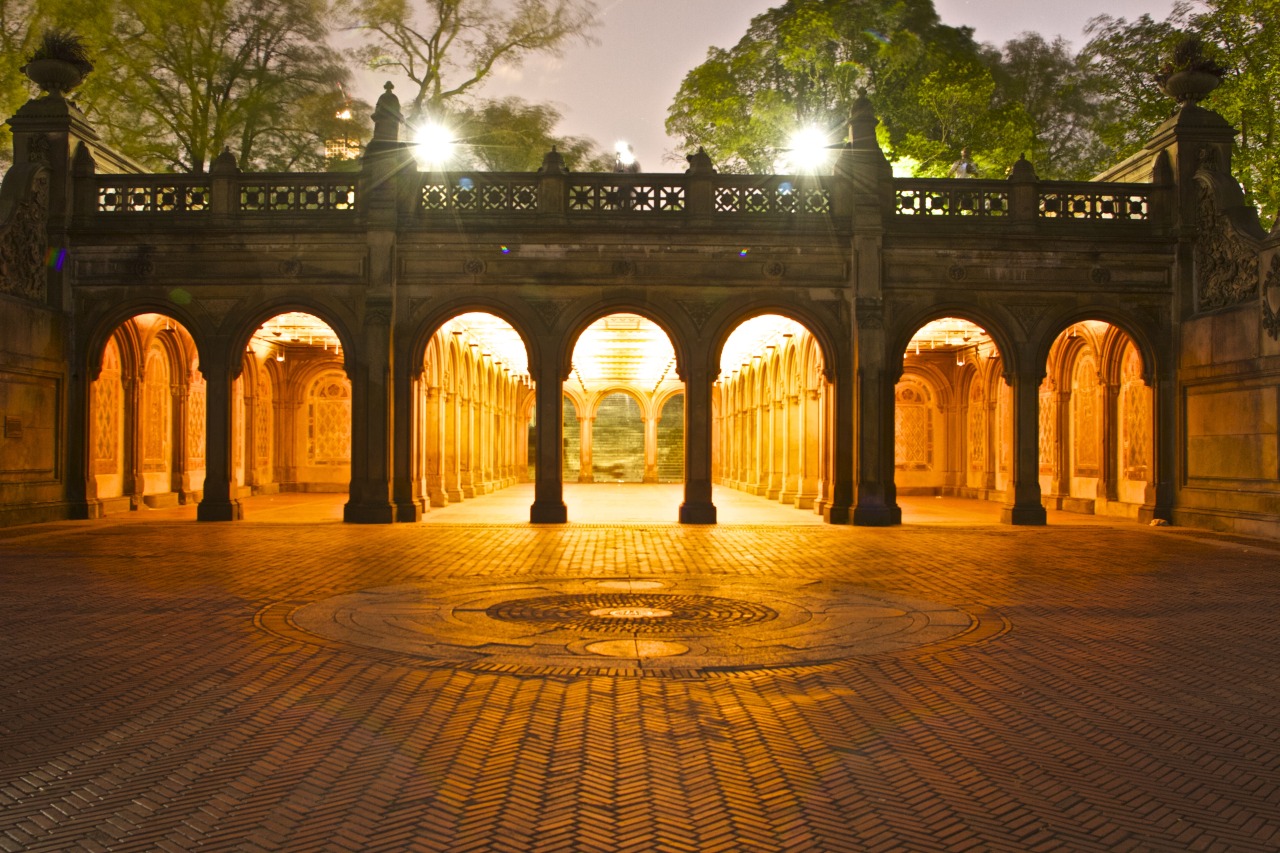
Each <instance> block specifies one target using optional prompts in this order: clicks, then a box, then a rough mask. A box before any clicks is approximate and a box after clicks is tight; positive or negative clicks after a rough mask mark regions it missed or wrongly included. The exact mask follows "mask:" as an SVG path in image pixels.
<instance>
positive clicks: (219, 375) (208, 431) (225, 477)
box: [196, 339, 244, 521]
mask: <svg viewBox="0 0 1280 853" xmlns="http://www.w3.org/2000/svg"><path fill="white" fill-rule="evenodd" d="M226 344H227V342H226V341H225V340H218V339H214V340H210V341H209V347H208V349H207V351H206V353H205V355H207V356H208V357H207V358H203V359H201V361H200V372H201V373H203V374H204V381H205V427H204V436H205V451H204V460H205V461H204V466H205V472H204V495H203V497H202V498H201V499H200V504H199V506H198V507H196V519H197V520H199V521H236V520H238V519H240V518H242V517H243V516H244V511H243V509H242V508H241V506H240V501H238V500H236V499H235V497H234V493H233V492H232V487H231V485H232V479H233V477H234V472H233V471H232V470H231V466H232V459H233V458H234V454H232V452H231V441H232V432H233V430H232V424H233V417H234V414H233V412H232V411H231V401H232V394H231V387H232V385H233V384H234V383H235V377H234V376H232V374H231V367H230V365H229V364H228V363H227V357H226Z"/></svg>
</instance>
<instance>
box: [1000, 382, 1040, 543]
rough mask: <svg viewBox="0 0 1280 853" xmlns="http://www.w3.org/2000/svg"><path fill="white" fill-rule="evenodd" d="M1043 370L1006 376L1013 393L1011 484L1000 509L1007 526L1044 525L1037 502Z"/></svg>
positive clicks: (1038, 498)
mask: <svg viewBox="0 0 1280 853" xmlns="http://www.w3.org/2000/svg"><path fill="white" fill-rule="evenodd" d="M1043 379H1044V368H1043V366H1041V365H1037V366H1036V367H1035V368H1033V369H1032V370H1023V371H1019V372H1017V373H1014V374H1012V375H1011V376H1010V375H1009V374H1006V380H1007V381H1008V382H1009V384H1010V385H1011V386H1012V390H1013V464H1012V466H1011V468H1012V470H1010V472H1009V474H1010V479H1011V481H1012V482H1011V484H1010V488H1009V491H1008V493H1006V495H1005V505H1004V507H1003V508H1002V509H1001V510H1000V520H1001V521H1003V522H1005V523H1006V524H1025V525H1038V524H1044V523H1045V520H1046V515H1045V511H1044V506H1043V505H1042V504H1041V503H1040V382H1041V381H1042V380H1043Z"/></svg>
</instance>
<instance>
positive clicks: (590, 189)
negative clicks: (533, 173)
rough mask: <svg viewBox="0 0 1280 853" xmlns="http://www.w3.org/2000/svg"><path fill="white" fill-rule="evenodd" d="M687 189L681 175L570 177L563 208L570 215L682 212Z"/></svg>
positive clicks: (686, 199)
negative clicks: (620, 212) (567, 195)
mask: <svg viewBox="0 0 1280 853" xmlns="http://www.w3.org/2000/svg"><path fill="white" fill-rule="evenodd" d="M655 179H657V180H655ZM687 187H688V184H687V181H686V180H685V176H683V175H649V176H640V175H637V176H634V177H633V176H629V175H628V176H623V175H608V174H606V175H594V174H593V175H573V176H572V177H570V179H569V198H568V203H567V206H566V207H567V209H568V211H569V212H570V213H604V212H608V211H625V212H636V213H681V212H683V211H684V210H685V207H686V204H687V201H688V198H687Z"/></svg>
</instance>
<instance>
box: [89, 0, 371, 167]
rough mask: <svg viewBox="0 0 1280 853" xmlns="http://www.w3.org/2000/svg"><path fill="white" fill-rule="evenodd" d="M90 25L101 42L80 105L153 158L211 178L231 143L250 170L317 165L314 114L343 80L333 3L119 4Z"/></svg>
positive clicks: (119, 141) (92, 14)
mask: <svg viewBox="0 0 1280 853" xmlns="http://www.w3.org/2000/svg"><path fill="white" fill-rule="evenodd" d="M90 5H91V7H92V8H91V9H88V10H82V11H84V12H85V14H83V15H81V16H80V20H81V21H86V22H92V23H86V24H85V26H86V27H87V28H91V29H90V37H91V39H95V40H97V42H98V44H99V55H100V56H101V57H102V59H103V61H102V62H101V63H100V67H99V70H98V73H97V74H95V75H93V76H91V77H90V78H89V80H88V82H87V83H86V85H85V86H84V87H83V88H82V90H81V103H82V106H84V107H86V109H87V110H88V111H89V112H90V113H91V114H92V115H91V117H92V118H93V119H94V121H95V122H96V123H97V124H98V126H99V129H100V130H102V131H103V134H104V136H105V137H107V138H108V139H109V140H110V142H111V143H112V144H113V145H114V146H116V147H117V148H119V149H120V150H122V151H123V152H124V153H126V154H129V155H131V156H133V157H135V158H137V159H139V160H142V161H143V162H144V163H149V164H152V165H163V166H166V167H169V168H176V169H178V170H181V171H193V172H200V171H203V170H204V168H205V166H206V164H207V163H208V162H209V161H211V160H212V159H213V157H215V156H217V154H218V153H219V152H220V151H221V150H222V148H223V146H229V147H231V148H232V149H233V150H234V151H235V152H236V153H237V155H238V158H239V161H240V164H241V166H242V168H250V167H256V168H262V167H268V168H286V167H317V166H319V165H322V164H323V149H322V148H321V147H318V146H316V145H314V144H313V140H311V139H308V138H307V136H308V135H307V134H305V133H300V131H299V128H300V126H301V122H300V116H301V114H302V111H303V110H305V108H306V107H307V106H308V105H310V104H313V103H314V102H315V101H317V100H323V97H324V95H325V93H328V92H332V91H334V90H336V88H337V87H338V86H339V85H340V84H341V83H342V82H344V81H345V79H346V77H347V75H348V73H349V72H348V70H347V68H346V66H345V64H344V63H343V61H342V60H341V58H340V56H339V55H338V54H337V53H336V52H335V51H334V50H332V49H331V48H329V47H328V46H327V44H326V38H327V35H328V30H327V27H326V24H327V15H328V12H327V8H326V5H325V2H324V0H120V2H119V3H118V4H117V5H115V6H106V5H105V4H97V3H93V4H90Z"/></svg>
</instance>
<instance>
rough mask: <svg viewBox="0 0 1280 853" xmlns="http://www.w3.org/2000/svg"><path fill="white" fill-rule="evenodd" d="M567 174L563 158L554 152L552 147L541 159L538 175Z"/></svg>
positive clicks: (557, 152) (554, 148) (554, 149)
mask: <svg viewBox="0 0 1280 853" xmlns="http://www.w3.org/2000/svg"><path fill="white" fill-rule="evenodd" d="M568 173H569V169H568V167H567V166H565V164H564V156H563V155H562V154H561V153H560V152H559V151H557V150H556V147H555V146H554V145H552V146H551V150H550V151H548V152H547V153H546V154H545V155H543V157H542V166H541V167H540V168H539V169H538V174H539V175H565V174H568Z"/></svg>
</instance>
